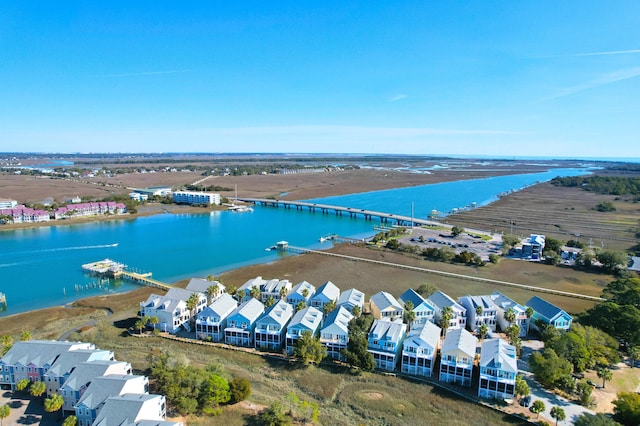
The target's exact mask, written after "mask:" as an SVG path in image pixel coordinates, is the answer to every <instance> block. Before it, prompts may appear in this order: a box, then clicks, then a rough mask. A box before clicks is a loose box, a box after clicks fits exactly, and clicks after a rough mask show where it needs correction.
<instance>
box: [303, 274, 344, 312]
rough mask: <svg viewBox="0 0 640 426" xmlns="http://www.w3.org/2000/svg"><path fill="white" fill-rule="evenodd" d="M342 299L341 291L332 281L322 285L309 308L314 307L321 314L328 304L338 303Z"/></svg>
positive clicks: (310, 302)
mask: <svg viewBox="0 0 640 426" xmlns="http://www.w3.org/2000/svg"><path fill="white" fill-rule="evenodd" d="M339 297H340V289H339V288H338V287H336V285H335V284H334V283H332V282H331V281H327V282H326V283H324V284H322V285H321V286H320V287H318V289H317V290H316V292H315V293H314V295H313V296H312V297H311V299H309V306H313V307H314V308H316V309H318V310H319V311H321V312H324V307H325V305H327V304H328V303H332V302H333V303H337V301H338V298H339Z"/></svg>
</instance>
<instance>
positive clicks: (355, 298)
mask: <svg viewBox="0 0 640 426" xmlns="http://www.w3.org/2000/svg"><path fill="white" fill-rule="evenodd" d="M337 305H338V306H342V307H343V308H345V309H346V310H347V311H349V312H352V313H353V308H355V307H356V306H357V307H358V309H360V312H361V313H362V312H363V311H364V293H363V292H361V291H360V290H357V289H355V288H350V289H349V290H345V291H343V292H342V293H340V297H338V303H337Z"/></svg>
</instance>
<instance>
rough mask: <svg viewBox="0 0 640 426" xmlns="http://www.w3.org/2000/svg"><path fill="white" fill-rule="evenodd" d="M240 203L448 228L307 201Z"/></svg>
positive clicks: (262, 199)
mask: <svg viewBox="0 0 640 426" xmlns="http://www.w3.org/2000/svg"><path fill="white" fill-rule="evenodd" d="M237 200H238V201H243V202H245V203H252V204H255V205H262V206H269V207H283V208H285V209H296V210H304V209H307V210H309V211H312V212H315V211H319V212H321V213H323V214H335V215H336V216H342V215H349V216H350V217H352V218H356V217H362V218H364V219H365V220H373V219H374V218H376V219H380V222H381V223H390V224H395V225H397V226H425V225H426V226H447V225H443V224H442V223H440V222H435V221H432V220H427V219H418V218H412V217H410V216H402V215H396V214H392V213H384V212H378V211H373V210H366V209H357V208H352V207H342V206H332V205H330V204H320V203H310V202H307V201H286V200H274V199H270V198H240V197H239V198H238V199H237Z"/></svg>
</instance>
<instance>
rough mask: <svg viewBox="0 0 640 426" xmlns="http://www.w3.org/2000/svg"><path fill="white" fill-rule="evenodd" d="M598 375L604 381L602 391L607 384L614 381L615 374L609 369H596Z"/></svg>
mask: <svg viewBox="0 0 640 426" xmlns="http://www.w3.org/2000/svg"><path fill="white" fill-rule="evenodd" d="M596 374H597V375H598V377H599V378H601V379H602V389H604V384H605V382H609V381H611V379H613V373H612V372H611V370H610V369H609V368H607V367H598V368H597V369H596Z"/></svg>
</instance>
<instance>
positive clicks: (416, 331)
mask: <svg viewBox="0 0 640 426" xmlns="http://www.w3.org/2000/svg"><path fill="white" fill-rule="evenodd" d="M441 331H442V329H441V328H440V327H438V326H437V325H435V324H434V323H432V322H430V321H427V322H425V323H422V324H420V325H419V326H418V327H414V328H412V329H411V330H409V333H408V334H407V338H406V339H405V341H404V344H405V346H406V345H408V344H410V345H412V346H415V347H423V348H424V347H429V348H431V349H434V350H435V349H436V348H437V347H438V342H440V333H441Z"/></svg>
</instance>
